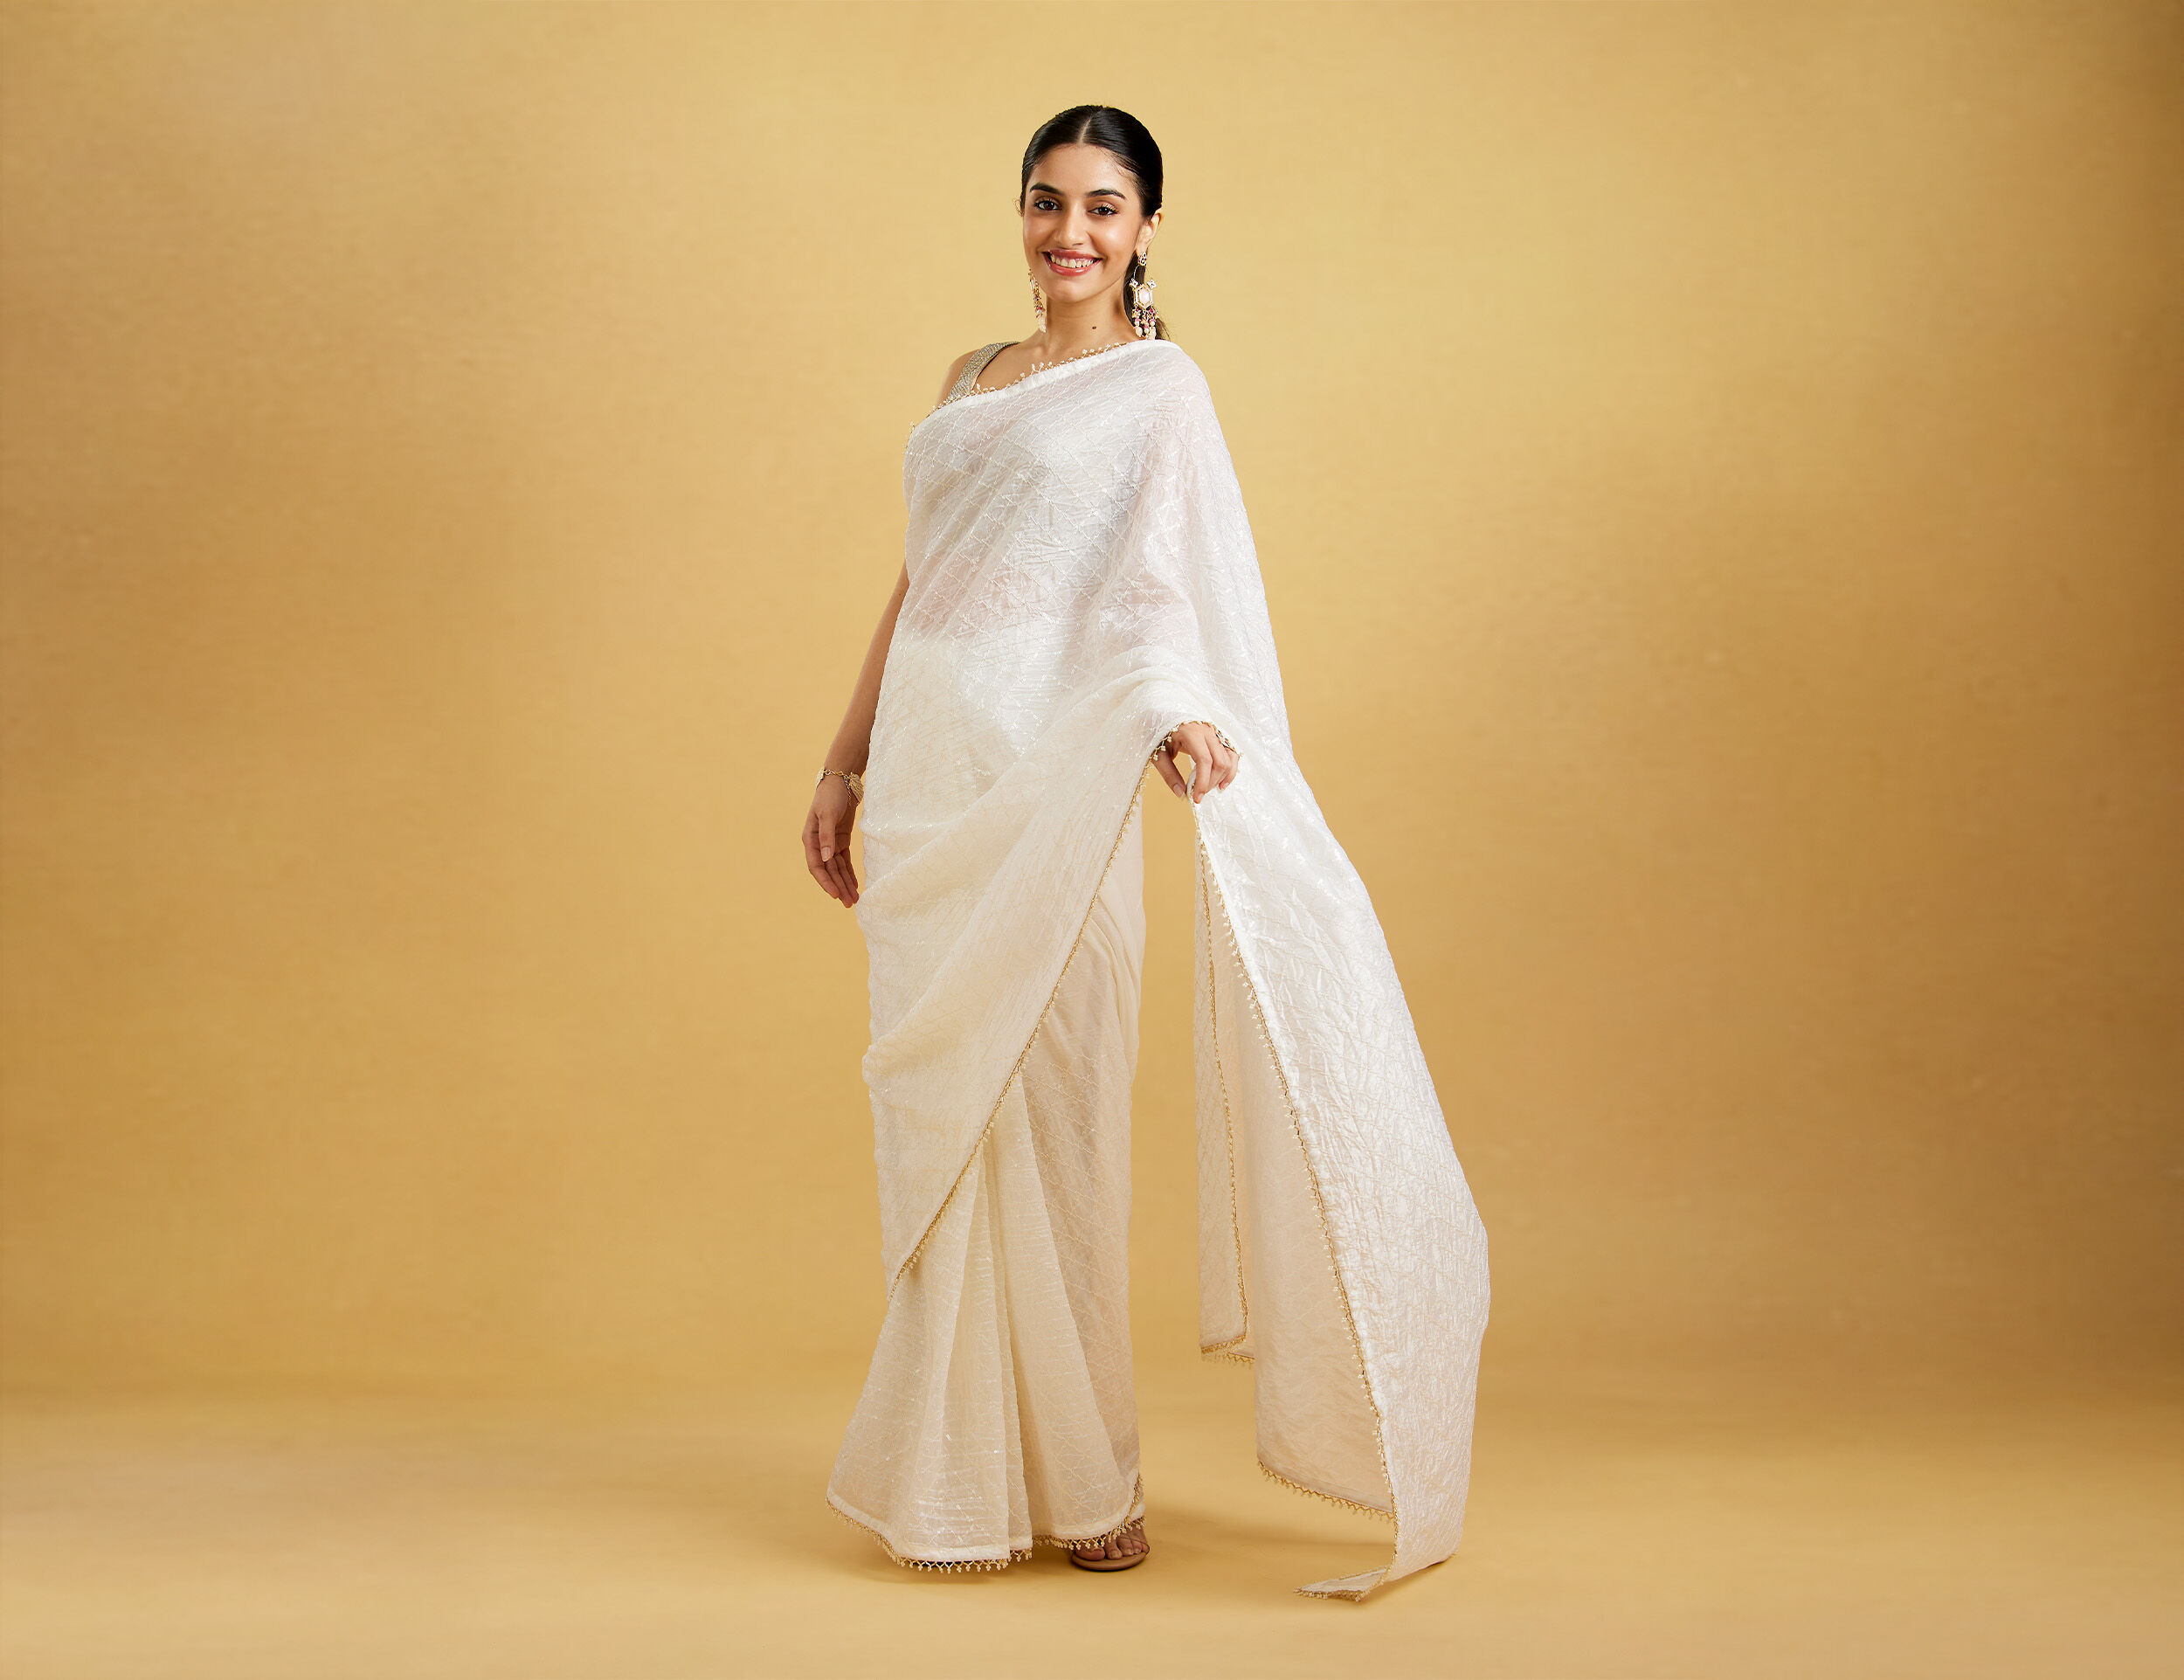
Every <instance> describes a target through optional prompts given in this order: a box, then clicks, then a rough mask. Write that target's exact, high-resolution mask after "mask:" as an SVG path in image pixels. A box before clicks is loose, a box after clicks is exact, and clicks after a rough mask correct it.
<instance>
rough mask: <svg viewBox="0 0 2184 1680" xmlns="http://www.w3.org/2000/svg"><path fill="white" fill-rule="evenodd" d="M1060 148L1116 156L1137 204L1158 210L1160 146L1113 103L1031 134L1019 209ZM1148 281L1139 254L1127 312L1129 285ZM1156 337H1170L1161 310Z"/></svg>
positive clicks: (1078, 111) (1082, 108) (1087, 108)
mask: <svg viewBox="0 0 2184 1680" xmlns="http://www.w3.org/2000/svg"><path fill="white" fill-rule="evenodd" d="M1057 146H1097V147H1099V148H1100V149H1102V150H1103V151H1109V152H1112V153H1113V154H1114V155H1115V161H1116V162H1118V163H1120V164H1121V165H1122V166H1123V169H1124V171H1125V172H1126V173H1127V174H1128V175H1129V176H1130V182H1131V183H1132V184H1133V185H1135V186H1136V187H1137V197H1138V202H1139V203H1140V204H1142V205H1143V206H1144V212H1145V214H1146V215H1147V216H1151V214H1152V213H1153V211H1157V210H1158V209H1159V208H1160V190H1161V169H1160V148H1159V146H1158V144H1156V143H1155V142H1154V140H1153V137H1152V131H1151V129H1149V128H1146V127H1145V125H1144V123H1142V122H1140V121H1138V120H1137V118H1136V117H1134V116H1132V115H1130V113H1129V112H1127V111H1118V110H1116V108H1115V107H1113V106H1111V105H1073V106H1071V107H1069V108H1068V110H1066V111H1064V112H1062V113H1061V114H1060V115H1058V116H1051V117H1048V118H1047V121H1044V122H1042V123H1040V125H1039V128H1038V131H1037V132H1036V133H1034V134H1033V135H1032V143H1031V144H1030V145H1028V146H1026V147H1025V148H1024V168H1023V171H1022V173H1021V174H1020V175H1019V176H1018V178H1017V183H1016V208H1017V209H1018V210H1019V211H1021V210H1022V209H1023V208H1024V193H1025V190H1026V188H1028V187H1029V186H1030V185H1031V180H1032V170H1033V169H1035V168H1037V167H1038V164H1039V160H1040V158H1042V157H1044V156H1046V155H1047V153H1048V152H1050V151H1052V150H1053V149H1054V148H1055V147H1057ZM1144 278H1145V265H1144V262H1143V261H1142V260H1140V259H1138V258H1137V256H1135V255H1133V256H1132V257H1131V258H1130V267H1129V268H1128V269H1127V270H1126V271H1125V272H1124V273H1123V308H1129V307H1130V300H1131V298H1132V297H1133V296H1134V295H1135V294H1133V293H1132V292H1131V291H1130V287H1132V286H1134V285H1136V284H1137V282H1138V281H1139V280H1143V279H1144ZM1153 335H1154V336H1155V337H1156V338H1166V337H1169V336H1170V334H1169V331H1168V323H1167V321H1165V320H1164V319H1163V318H1162V317H1161V315H1160V312H1159V310H1158V308H1155V310H1154V311H1153Z"/></svg>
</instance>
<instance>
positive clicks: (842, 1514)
mask: <svg viewBox="0 0 2184 1680" xmlns="http://www.w3.org/2000/svg"><path fill="white" fill-rule="evenodd" d="M1262 1468H1263V1467H1262ZM1268 1474H1272V1472H1268ZM1306 1491H1307V1492H1310V1489H1307V1490H1306ZM1324 1497H1328V1498H1332V1497H1334V1496H1333V1495H1331V1494H1330V1495H1326V1496H1324ZM1144 1503H1145V1479H1144V1476H1142V1475H1141V1476H1139V1477H1138V1478H1137V1483H1136V1485H1135V1486H1133V1487H1132V1488H1131V1490H1130V1509H1131V1510H1133V1511H1137V1515H1136V1516H1135V1517H1130V1518H1124V1519H1123V1521H1122V1522H1119V1523H1117V1524H1115V1526H1114V1527H1113V1528H1110V1529H1109V1530H1108V1531H1106V1532H1105V1533H1103V1534H1079V1535H1061V1534H1034V1535H1033V1536H1032V1543H1031V1545H1027V1546H1025V1547H1022V1548H1021V1549H1019V1548H1018V1547H1015V1546H1011V1547H1010V1548H1009V1554H1008V1556H1007V1557H1006V1558H961V1559H946V1560H943V1559H933V1558H911V1557H905V1556H904V1555H903V1554H902V1552H897V1551H896V1550H895V1547H894V1545H892V1544H890V1543H889V1541H888V1537H887V1536H886V1535H884V1534H882V1533H881V1531H879V1530H878V1529H876V1528H874V1527H873V1525H872V1524H870V1523H867V1522H863V1521H861V1520H860V1519H859V1518H854V1517H852V1516H851V1515H850V1514H849V1513H848V1512H847V1511H844V1510H843V1509H842V1508H841V1507H840V1505H838V1504H835V1503H834V1502H833V1500H832V1499H828V1500H827V1501H826V1508H827V1510H829V1511H833V1513H834V1515H835V1516H837V1517H839V1518H841V1519H842V1521H844V1522H845V1523H847V1524H849V1525H850V1527H852V1528H854V1529H856V1530H857V1531H860V1533H865V1534H869V1535H870V1536H872V1538H874V1540H877V1541H878V1542H879V1543H880V1550H881V1551H882V1552H885V1553H886V1554H887V1557H888V1562H890V1563H895V1564H900V1565H902V1567H903V1568H905V1569H931V1570H936V1571H940V1572H942V1573H947V1572H949V1571H957V1570H966V1569H1006V1568H1007V1567H1008V1566H1010V1565H1011V1564H1019V1563H1028V1562H1030V1561H1031V1559H1033V1557H1034V1556H1035V1555H1036V1554H1037V1552H1038V1550H1039V1548H1040V1546H1042V1545H1051V1546H1054V1547H1057V1548H1059V1549H1060V1550H1061V1551H1064V1552H1074V1551H1075V1550H1076V1549H1077V1548H1078V1547H1080V1546H1087V1545H1106V1544H1107V1543H1108V1542H1109V1540H1111V1539H1113V1538H1116V1536H1117V1535H1119V1534H1124V1533H1127V1532H1128V1531H1130V1530H1131V1529H1133V1528H1136V1527H1137V1526H1139V1525H1140V1524H1143V1523H1144V1520H1145V1512H1144V1510H1143V1509H1142V1507H1143V1506H1144Z"/></svg>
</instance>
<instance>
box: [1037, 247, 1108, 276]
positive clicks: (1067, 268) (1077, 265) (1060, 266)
mask: <svg viewBox="0 0 2184 1680" xmlns="http://www.w3.org/2000/svg"><path fill="white" fill-rule="evenodd" d="M1040 255H1041V256H1043V257H1045V258H1046V259H1047V267H1048V268H1050V269H1052V270H1053V271H1054V273H1057V274H1089V273H1091V272H1092V271H1093V270H1094V269H1095V268H1096V267H1098V266H1099V259H1097V258H1096V257H1093V258H1087V259H1085V260H1083V261H1082V262H1071V263H1065V262H1057V261H1055V260H1054V252H1051V251H1045V252H1040Z"/></svg>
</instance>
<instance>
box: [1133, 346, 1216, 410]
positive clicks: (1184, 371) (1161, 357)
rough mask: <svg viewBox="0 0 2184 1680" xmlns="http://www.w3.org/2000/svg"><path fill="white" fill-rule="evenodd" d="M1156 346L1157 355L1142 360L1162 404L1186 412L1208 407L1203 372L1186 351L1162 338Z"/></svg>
mask: <svg viewBox="0 0 2184 1680" xmlns="http://www.w3.org/2000/svg"><path fill="white" fill-rule="evenodd" d="M1160 344H1161V347H1162V349H1161V352H1160V354H1158V355H1157V356H1148V357H1146V358H1145V359H1146V363H1147V365H1148V366H1150V367H1151V368H1152V369H1153V370H1154V380H1153V383H1154V384H1155V387H1156V388H1157V390H1158V391H1159V393H1160V394H1161V396H1162V397H1163V398H1165V401H1166V402H1167V403H1168V404H1173V405H1175V406H1178V407H1181V408H1186V409H1188V408H1196V407H1197V406H1199V404H1211V403H1212V401H1213V387H1212V386H1211V385H1209V384H1206V370H1204V369H1203V368H1201V367H1199V364H1198V362H1197V360H1196V359H1195V358H1194V357H1193V356H1192V355H1191V353H1190V351H1188V350H1186V349H1184V348H1183V346H1182V345H1180V344H1178V343H1177V342H1175V340H1173V339H1172V338H1164V339H1162V340H1161V341H1160Z"/></svg>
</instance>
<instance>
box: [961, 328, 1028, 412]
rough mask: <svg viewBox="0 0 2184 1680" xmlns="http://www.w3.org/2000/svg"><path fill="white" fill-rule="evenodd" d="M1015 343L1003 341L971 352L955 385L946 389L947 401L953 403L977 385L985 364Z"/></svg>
mask: <svg viewBox="0 0 2184 1680" xmlns="http://www.w3.org/2000/svg"><path fill="white" fill-rule="evenodd" d="M1014 342H1016V341H1015V340H1013V339H1003V340H1002V341H1001V342H999V343H998V344H986V345H982V346H981V347H980V348H978V349H975V350H973V351H972V352H971V359H970V360H969V361H968V362H966V363H964V364H963V371H962V372H961V373H959V374H957V376H956V383H955V384H952V385H950V386H949V387H948V397H947V400H948V401H950V402H951V403H952V402H954V401H955V400H956V398H958V397H960V396H962V395H963V394H964V392H965V391H969V390H970V389H971V386H973V385H975V384H978V376H979V375H980V374H982V373H984V372H985V365H986V363H989V362H991V361H992V360H993V358H994V357H995V356H999V355H1000V353H1001V352H1002V351H1003V350H1005V349H1008V347H1009V346H1010V345H1011V344H1013V343H1014Z"/></svg>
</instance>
